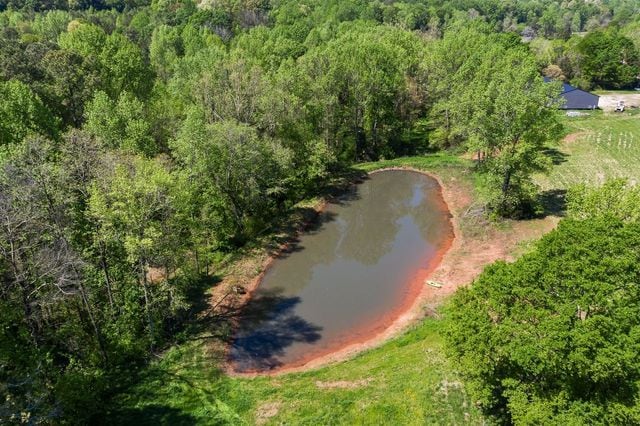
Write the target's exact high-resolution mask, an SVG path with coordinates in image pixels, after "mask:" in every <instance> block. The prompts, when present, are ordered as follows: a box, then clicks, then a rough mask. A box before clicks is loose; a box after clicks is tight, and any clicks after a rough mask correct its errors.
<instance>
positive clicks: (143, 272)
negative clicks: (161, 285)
mask: <svg viewBox="0 0 640 426" xmlns="http://www.w3.org/2000/svg"><path fill="white" fill-rule="evenodd" d="M139 265H140V276H141V279H142V290H143V294H144V311H145V313H146V315H147V326H148V327H149V336H150V337H151V351H153V349H154V346H155V328H154V326H153V318H152V316H151V308H150V306H149V305H150V297H149V286H148V283H147V271H146V268H145V267H144V262H143V261H142V259H140V261H139Z"/></svg>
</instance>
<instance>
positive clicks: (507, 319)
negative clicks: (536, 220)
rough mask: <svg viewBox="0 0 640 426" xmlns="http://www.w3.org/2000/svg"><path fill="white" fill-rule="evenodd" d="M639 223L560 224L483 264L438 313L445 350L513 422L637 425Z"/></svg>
mask: <svg viewBox="0 0 640 426" xmlns="http://www.w3.org/2000/svg"><path fill="white" fill-rule="evenodd" d="M639 284H640V224H638V223H637V222H632V223H627V224H625V223H623V222H621V221H619V220H616V219H606V218H596V219H588V220H584V221H579V220H564V221H562V222H561V223H560V225H559V226H558V228H557V229H556V230H555V231H552V232H551V233H550V234H549V235H547V236H546V237H544V238H543V239H542V240H541V241H540V242H539V243H538V244H537V245H536V246H535V248H534V250H533V251H532V252H531V253H529V254H526V255H524V256H523V257H522V258H521V259H519V260H518V261H516V262H515V263H512V264H508V263H505V262H498V263H496V264H494V265H492V266H490V267H488V268H487V269H486V270H485V271H484V272H483V273H482V275H481V276H480V277H479V278H478V279H477V280H476V281H475V282H474V283H473V284H472V285H471V287H469V288H463V289H461V290H459V291H458V293H456V295H455V296H454V298H453V301H452V303H451V305H450V306H449V307H448V309H447V317H448V318H449V325H448V328H447V331H446V335H447V339H448V342H449V347H450V350H451V354H452V355H453V357H454V359H455V360H456V362H458V363H459V366H460V369H461V370H462V372H463V374H464V377H465V378H466V379H467V384H468V389H469V390H470V391H471V392H472V393H473V395H474V398H476V399H477V401H479V403H480V404H481V406H482V407H483V408H484V409H486V410H487V412H489V413H493V414H495V415H497V416H498V417H499V418H500V419H501V420H503V421H505V422H508V423H511V422H513V423H516V424H589V423H591V424H594V423H605V424H637V423H638V422H640V410H639V409H638V407H639V405H638V401H639V398H640V388H639V387H638V383H640V358H639V357H638V350H640V304H639V303H638V300H640V285H639Z"/></svg>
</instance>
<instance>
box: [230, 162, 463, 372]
mask: <svg viewBox="0 0 640 426" xmlns="http://www.w3.org/2000/svg"><path fill="white" fill-rule="evenodd" d="M312 228H313V229H310V230H308V231H306V232H305V233H303V234H302V235H301V236H300V237H299V238H298V239H297V240H296V241H295V242H294V243H293V244H292V245H291V246H290V247H289V249H287V250H285V251H284V252H283V253H282V254H281V255H280V256H278V258H277V259H275V260H274V261H273V263H272V264H271V265H270V267H269V268H268V269H267V271H266V272H265V274H264V276H263V278H262V281H261V282H260V284H259V286H258V288H257V289H256V291H255V292H254V293H253V294H252V296H251V300H250V301H249V303H248V304H247V305H246V307H245V308H244V309H243V314H242V317H241V318H240V320H239V325H238V327H237V330H236V331H235V335H234V338H233V342H232V343H231V347H230V350H229V361H230V364H231V366H232V368H233V370H234V371H236V372H240V373H242V372H266V371H275V370H279V369H283V368H292V367H300V366H303V365H304V364H306V363H307V362H309V361H311V360H313V359H315V358H318V357H321V356H324V355H327V354H330V353H332V352H335V351H337V350H340V349H342V348H344V347H346V346H348V345H351V344H353V343H357V342H363V341H365V340H367V339H370V338H372V337H374V336H375V335H376V334H378V333H380V332H382V331H384V330H385V329H386V328H387V327H389V326H390V325H391V324H392V323H393V321H394V320H395V319H397V318H398V317H399V316H400V315H401V314H402V313H403V312H405V311H407V310H408V309H409V308H410V307H411V306H412V305H413V303H414V302H415V300H416V298H417V297H418V296H419V294H420V292H421V290H422V287H423V286H424V285H425V284H424V278H425V277H426V276H427V275H428V273H429V271H431V270H432V269H433V268H434V267H435V266H436V264H437V262H438V261H439V259H440V257H441V256H442V253H443V252H444V251H445V250H446V249H447V248H448V247H449V245H450V244H451V241H452V239H453V229H452V225H451V221H450V214H449V211H448V209H447V206H446V203H445V202H444V200H443V198H442V193H441V188H440V185H439V184H438V182H437V181H436V180H435V179H433V178H431V177H429V176H426V175H424V174H421V173H417V172H413V171H405V170H391V171H382V172H378V173H373V174H370V175H369V177H368V178H367V179H365V180H364V181H363V182H362V183H360V184H358V185H355V187H354V189H352V190H351V191H350V192H348V193H346V194H344V195H343V196H341V197H338V198H337V199H336V200H334V201H332V202H331V203H329V204H328V205H327V206H326V208H325V209H324V210H323V212H322V213H321V214H320V215H319V218H318V221H317V223H315V224H314V226H312Z"/></svg>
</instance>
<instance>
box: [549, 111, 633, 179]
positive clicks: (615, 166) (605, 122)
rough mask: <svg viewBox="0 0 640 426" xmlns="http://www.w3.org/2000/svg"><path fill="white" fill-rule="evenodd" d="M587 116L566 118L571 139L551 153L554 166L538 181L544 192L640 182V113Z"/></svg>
mask: <svg viewBox="0 0 640 426" xmlns="http://www.w3.org/2000/svg"><path fill="white" fill-rule="evenodd" d="M587 114H589V115H586V116H581V117H565V119H564V121H565V124H566V126H567V130H568V136H567V137H566V138H565V139H564V140H563V141H562V142H561V143H560V145H559V146H558V147H554V148H552V149H550V150H549V154H550V156H551V158H552V160H553V162H554V167H553V168H552V170H551V172H550V173H549V175H547V176H539V177H538V178H537V181H538V183H539V184H540V185H541V187H542V189H543V190H557V189H567V188H569V187H571V186H572V185H575V184H578V183H585V184H587V185H596V184H600V183H602V182H603V181H604V180H606V179H609V178H618V177H619V178H629V179H631V180H635V181H640V114H638V113H636V112H635V111H634V112H625V113H622V114H620V113H618V114H616V113H603V112H601V111H595V112H589V113H587Z"/></svg>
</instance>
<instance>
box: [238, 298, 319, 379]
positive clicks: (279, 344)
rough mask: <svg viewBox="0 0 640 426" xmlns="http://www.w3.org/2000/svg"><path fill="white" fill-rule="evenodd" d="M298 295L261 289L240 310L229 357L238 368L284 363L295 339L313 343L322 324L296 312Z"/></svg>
mask: <svg viewBox="0 0 640 426" xmlns="http://www.w3.org/2000/svg"><path fill="white" fill-rule="evenodd" d="M299 303H300V298H299V297H290V296H283V295H282V291H281V290H261V291H259V292H258V293H257V294H256V295H255V296H254V297H253V298H252V299H251V301H250V302H249V303H248V304H247V305H246V306H245V307H244V308H243V309H242V311H241V312H240V313H239V317H238V321H239V329H238V330H237V332H236V335H235V336H234V338H233V340H232V342H231V350H230V354H229V358H230V360H231V362H232V363H233V366H234V368H235V369H236V370H237V371H265V370H270V369H273V368H277V367H279V366H281V365H282V364H283V362H282V360H281V357H282V356H283V355H285V354H286V349H287V348H288V347H290V346H291V345H293V344H295V343H300V342H302V343H314V342H316V341H318V340H319V339H320V338H321V337H322V335H321V334H320V332H321V331H322V327H320V326H318V325H315V324H312V323H310V322H308V321H306V320H305V319H304V318H301V317H300V316H298V315H296V314H295V307H296V305H298V304H299Z"/></svg>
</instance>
